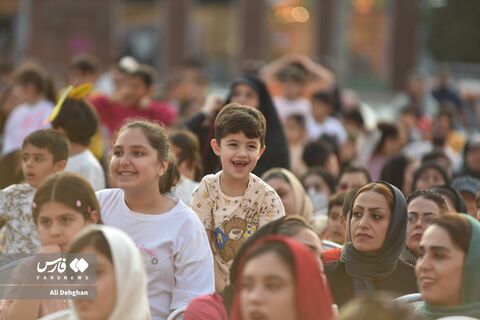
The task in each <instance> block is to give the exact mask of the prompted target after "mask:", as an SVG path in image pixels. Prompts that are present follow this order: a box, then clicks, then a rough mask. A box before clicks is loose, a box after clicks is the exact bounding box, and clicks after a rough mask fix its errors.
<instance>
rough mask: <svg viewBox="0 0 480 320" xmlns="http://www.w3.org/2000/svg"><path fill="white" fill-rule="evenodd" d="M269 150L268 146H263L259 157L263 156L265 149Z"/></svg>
mask: <svg viewBox="0 0 480 320" xmlns="http://www.w3.org/2000/svg"><path fill="white" fill-rule="evenodd" d="M266 148H267V146H263V147H261V148H260V153H259V157H261V156H262V154H263V153H264V152H265V149H266Z"/></svg>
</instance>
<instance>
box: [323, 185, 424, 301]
mask: <svg viewBox="0 0 480 320" xmlns="http://www.w3.org/2000/svg"><path fill="white" fill-rule="evenodd" d="M347 223H348V226H349V227H348V230H349V232H350V239H351V240H350V241H349V242H347V243H346V244H345V246H344V249H343V251H342V255H341V257H340V260H338V261H335V262H332V263H329V264H327V265H325V273H326V274H327V278H328V282H329V284H330V288H331V290H332V294H333V298H334V300H335V303H336V304H337V305H338V306H339V307H341V306H342V305H343V304H344V303H346V302H347V301H349V300H350V299H352V298H354V297H356V296H362V295H371V294H373V293H374V292H376V291H378V290H384V291H390V292H392V294H393V295H394V296H401V295H405V294H409V293H414V292H418V290H417V284H416V278H415V272H414V268H413V267H412V266H411V265H409V264H408V263H406V262H404V261H402V260H400V259H399V257H400V254H401V253H402V251H403V248H404V247H405V238H406V227H407V203H406V201H405V197H404V196H403V194H402V192H401V191H400V190H399V189H398V188H396V187H394V186H392V185H390V184H388V183H386V182H372V183H369V184H367V185H365V186H363V187H362V188H360V189H359V190H358V191H357V192H356V194H355V196H354V200H353V203H352V207H351V210H350V215H349V217H348V222H347Z"/></svg>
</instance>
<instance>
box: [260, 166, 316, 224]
mask: <svg viewBox="0 0 480 320" xmlns="http://www.w3.org/2000/svg"><path fill="white" fill-rule="evenodd" d="M273 177H279V178H283V179H285V180H287V182H288V184H289V185H290V186H292V190H293V193H294V195H295V214H296V215H299V216H301V217H303V218H304V219H305V220H307V221H310V220H311V219H312V215H313V204H312V201H311V200H310V198H309V197H308V194H307V193H306V192H305V189H304V188H303V186H302V184H301V183H300V181H299V180H298V179H297V177H295V175H294V174H293V173H291V172H290V171H288V170H286V169H283V168H272V169H270V170H268V171H267V172H265V173H264V174H263V175H262V180H268V179H270V178H273Z"/></svg>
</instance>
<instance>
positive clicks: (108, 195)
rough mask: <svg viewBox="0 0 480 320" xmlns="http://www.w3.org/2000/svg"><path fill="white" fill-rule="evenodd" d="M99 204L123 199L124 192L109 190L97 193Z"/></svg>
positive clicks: (114, 189)
mask: <svg viewBox="0 0 480 320" xmlns="http://www.w3.org/2000/svg"><path fill="white" fill-rule="evenodd" d="M95 195H96V196H97V199H98V201H99V202H102V201H109V200H114V199H118V198H123V190H122V189H118V188H108V189H103V190H99V191H97V192H95Z"/></svg>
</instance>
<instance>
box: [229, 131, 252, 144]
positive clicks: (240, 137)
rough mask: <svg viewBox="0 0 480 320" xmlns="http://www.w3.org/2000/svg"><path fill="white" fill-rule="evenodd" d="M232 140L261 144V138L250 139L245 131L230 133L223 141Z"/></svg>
mask: <svg viewBox="0 0 480 320" xmlns="http://www.w3.org/2000/svg"><path fill="white" fill-rule="evenodd" d="M231 140H237V141H246V142H258V143H260V137H256V138H248V137H247V136H246V135H245V133H244V132H243V131H239V132H236V133H229V134H227V135H225V136H224V137H223V138H222V140H221V141H231Z"/></svg>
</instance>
